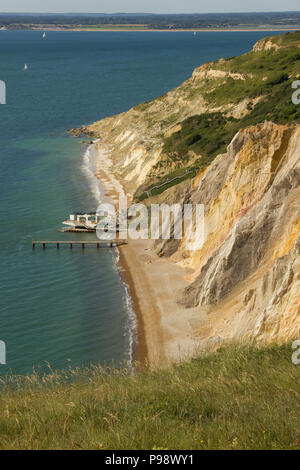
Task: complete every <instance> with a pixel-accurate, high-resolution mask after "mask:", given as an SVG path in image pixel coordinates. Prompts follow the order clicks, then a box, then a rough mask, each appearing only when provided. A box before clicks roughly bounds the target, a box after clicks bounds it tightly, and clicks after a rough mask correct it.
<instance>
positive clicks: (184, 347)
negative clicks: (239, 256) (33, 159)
mask: <svg viewBox="0 0 300 470" xmlns="http://www.w3.org/2000/svg"><path fill="white" fill-rule="evenodd" d="M94 145H95V152H96V159H95V162H94V165H95V176H96V177H97V178H98V179H99V180H100V181H101V183H102V185H103V186H104V188H105V196H106V197H108V198H109V199H110V200H111V201H112V202H113V203H114V204H116V205H117V201H118V198H119V196H120V195H124V194H125V190H124V186H123V184H122V181H120V180H119V179H118V175H115V174H114V172H113V170H112V162H111V161H110V158H109V149H108V148H106V147H103V146H102V145H101V143H96V144H94ZM128 202H129V204H130V195H129V198H128ZM127 241H128V243H127V245H124V246H122V247H119V248H118V249H119V252H120V261H119V263H120V265H119V269H120V274H121V276H122V277H123V278H124V280H125V282H126V283H127V285H128V287H129V292H130V295H131V298H132V301H133V305H134V311H135V314H136V317H137V322H138V346H137V350H136V351H135V354H134V359H135V361H137V362H139V363H141V364H142V365H146V366H149V367H150V368H156V367H160V366H162V365H164V366H165V365H167V364H168V363H172V362H174V361H180V360H184V359H186V358H187V357H189V356H191V355H192V354H193V352H194V351H195V349H196V348H197V345H198V340H197V338H196V337H195V336H194V334H193V332H194V329H193V323H194V319H195V316H196V315H197V323H198V322H199V309H197V311H196V309H185V308H183V307H180V306H179V305H178V304H177V302H176V299H177V298H178V296H179V293H180V291H181V290H182V289H183V288H184V287H185V286H186V285H188V282H187V281H186V280H185V276H186V275H187V274H188V272H187V270H186V269H185V268H182V267H181V266H178V265H176V264H175V263H172V262H170V261H169V260H168V259H164V258H159V257H158V256H157V255H156V254H155V253H154V251H153V249H152V245H153V241H152V240H131V239H130V238H129V239H128V240H127Z"/></svg>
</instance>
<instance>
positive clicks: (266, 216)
mask: <svg viewBox="0 0 300 470" xmlns="http://www.w3.org/2000/svg"><path fill="white" fill-rule="evenodd" d="M211 188H214V189H213V191H211ZM185 200H186V201H187V200H189V201H191V202H193V203H197V202H198V203H200V202H201V203H203V204H204V206H205V239H204V244H203V246H202V248H201V250H199V251H196V252H194V253H193V252H185V241H183V242H182V243H181V244H180V245H179V246H178V247H177V250H176V252H175V253H174V254H173V255H172V258H173V259H174V260H177V262H181V263H185V264H189V265H190V266H191V267H192V268H193V270H194V272H193V274H192V275H191V277H190V281H191V285H190V286H189V287H188V288H187V289H186V290H185V292H184V295H183V296H182V298H181V299H180V302H181V303H183V304H184V305H186V306H198V307H199V308H205V309H206V311H207V312H209V315H211V317H212V318H214V317H216V321H215V323H214V325H213V326H212V330H211V332H210V335H209V336H210V337H214V336H218V337H220V338H227V339H230V338H235V339H237V338H239V339H244V338H256V339H259V340H264V341H271V340H278V341H280V340H288V339H292V338H295V337H297V335H298V336H299V333H300V290H299V289H300V256H299V254H300V251H299V250H300V126H278V125H275V124H273V123H268V122H266V123H264V124H260V125H257V126H255V127H250V128H248V129H245V130H243V131H240V132H239V133H238V134H237V135H236V137H235V138H234V139H233V141H232V142H231V144H230V146H229V148H228V152H227V154H225V155H222V156H220V157H218V159H216V160H215V162H214V163H213V164H212V165H211V166H210V167H209V168H208V169H207V170H206V171H205V172H204V173H202V174H200V175H199V177H198V178H197V179H196V180H195V181H194V183H193V188H192V190H191V192H190V194H189V195H188V197H185ZM221 319H222V320H221Z"/></svg>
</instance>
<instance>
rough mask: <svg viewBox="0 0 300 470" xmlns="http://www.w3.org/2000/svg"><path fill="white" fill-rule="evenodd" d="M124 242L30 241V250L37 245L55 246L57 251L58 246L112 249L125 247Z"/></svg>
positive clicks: (44, 246)
mask: <svg viewBox="0 0 300 470" xmlns="http://www.w3.org/2000/svg"><path fill="white" fill-rule="evenodd" d="M126 243H127V242H126V240H107V241H100V240H76V241H74V240H58V241H56V240H55V241H53V240H37V241H36V240H33V241H32V248H33V249H34V248H35V247H36V246H37V245H40V246H42V247H43V249H45V248H46V246H47V245H55V246H56V248H57V249H58V248H59V247H60V245H68V246H69V247H70V248H71V249H72V248H73V246H76V245H77V246H81V248H85V247H86V246H95V247H96V248H113V247H115V246H120V245H126Z"/></svg>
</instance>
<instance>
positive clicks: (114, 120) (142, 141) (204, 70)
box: [73, 59, 262, 195]
mask: <svg viewBox="0 0 300 470" xmlns="http://www.w3.org/2000/svg"><path fill="white" fill-rule="evenodd" d="M226 62H227V61H226V60H225V59H220V60H219V61H218V62H215V63H207V64H204V65H202V66H201V67H198V68H196V69H195V71H194V73H193V75H192V77H191V78H190V79H188V80H187V81H185V82H184V83H183V84H181V85H180V86H179V87H177V88H175V89H174V90H171V91H170V92H168V93H167V94H166V95H163V96H161V97H159V98H157V99H155V100H153V101H151V102H147V103H143V104H141V105H138V106H136V107H134V108H132V109H130V110H129V111H127V112H124V113H121V114H119V115H116V116H112V117H109V118H106V119H102V120H101V121H97V122H95V123H93V124H91V125H89V126H83V127H81V128H79V129H76V130H73V133H74V134H75V135H80V134H86V135H88V136H90V137H92V138H97V139H98V138H99V139H100V143H99V148H100V149H103V150H104V151H106V152H109V155H110V158H111V160H112V162H113V166H114V170H115V172H116V174H118V175H119V176H120V177H121V178H122V180H123V181H124V183H125V185H126V189H127V191H128V192H129V193H130V194H131V195H133V194H134V193H135V191H136V190H137V188H139V187H140V186H141V185H143V184H145V183H154V182H155V181H156V180H157V178H158V177H162V176H163V175H166V174H168V173H170V172H171V171H172V170H174V169H175V168H178V167H180V166H181V165H182V166H185V165H186V164H187V163H185V162H182V163H181V162H180V161H178V160H177V161H176V162H174V161H173V160H172V159H171V158H170V156H168V155H166V154H164V153H163V138H164V137H168V136H170V135H172V134H173V133H175V132H177V131H178V130H180V128H181V122H182V121H183V120H184V119H186V118H188V117H191V116H194V115H201V114H204V113H207V112H209V113H213V112H224V113H226V116H227V117H230V116H232V117H234V118H240V117H242V116H245V115H247V114H248V113H249V111H250V109H251V108H252V107H255V105H256V104H257V103H258V102H259V101H260V100H261V99H262V97H260V96H256V97H253V98H247V97H243V99H241V100H240V101H239V102H230V99H229V100H227V102H226V104H223V105H218V104H217V103H216V104H214V103H213V102H208V101H207V100H206V99H205V98H204V94H203V93H201V92H203V91H204V90H209V91H211V90H213V89H214V87H215V86H219V85H220V83H221V84H224V83H226V80H227V79H228V78H231V79H233V80H236V81H245V78H246V76H245V75H244V74H239V73H234V72H227V71H223V70H219V67H222V66H223V65H224V63H226ZM249 106H250V107H249ZM197 157H198V156H197V155H194V159H196V158H197ZM192 160H193V155H192V154H190V156H189V161H188V164H191V161H192Z"/></svg>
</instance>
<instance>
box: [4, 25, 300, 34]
mask: <svg viewBox="0 0 300 470" xmlns="http://www.w3.org/2000/svg"><path fill="white" fill-rule="evenodd" d="M0 31H40V32H42V31H54V32H58V31H64V32H68V31H70V32H74V31H76V32H82V33H89V32H99V33H101V32H118V33H120V32H127V33H128V32H138V33H144V32H152V33H153V32H155V33H160V32H164V33H166V32H168V33H193V32H197V33H234V32H236V33H243V32H245V33H247V32H248V33H249V32H251V33H259V32H261V33H268V32H269V33H270V32H271V33H272V32H282V33H284V32H290V31H300V26H298V27H291V28H290V27H288V26H286V27H283V28H272V27H269V28H265V29H262V28H237V29H235V28H225V29H219V28H211V29H208V28H195V29H180V28H179V29H168V28H167V29H146V28H89V29H81V28H57V27H53V28H51V27H45V28H42V27H40V28H20V29H17V28H1V29H0Z"/></svg>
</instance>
